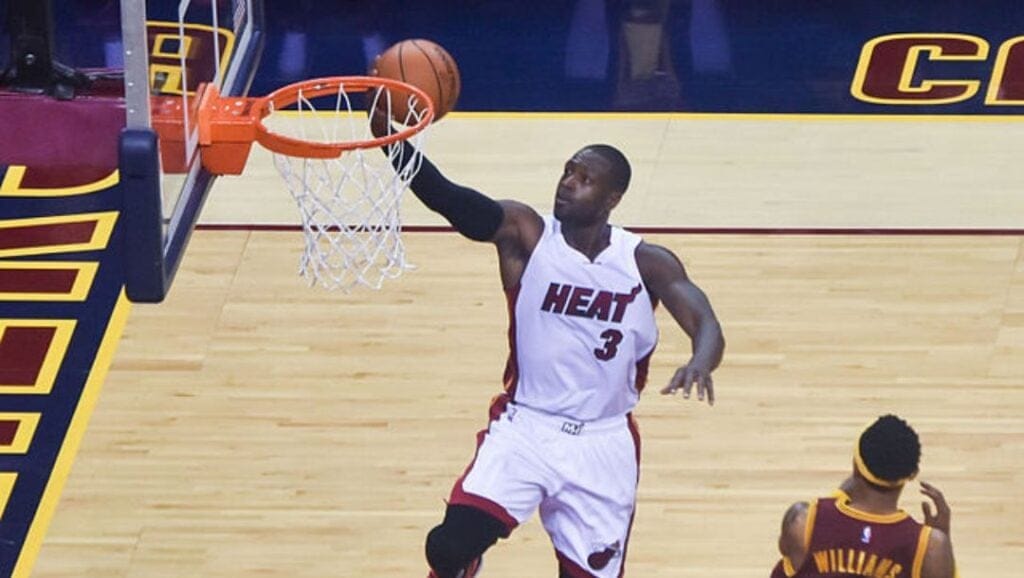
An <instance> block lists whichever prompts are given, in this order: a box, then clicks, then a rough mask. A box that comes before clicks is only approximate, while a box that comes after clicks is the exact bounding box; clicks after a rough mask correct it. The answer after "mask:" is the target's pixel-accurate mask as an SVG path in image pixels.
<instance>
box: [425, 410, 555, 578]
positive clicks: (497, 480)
mask: <svg viewBox="0 0 1024 578" xmlns="http://www.w3.org/2000/svg"><path fill="white" fill-rule="evenodd" d="M502 410H503V406H502V407H498V408H497V410H496V411H495V412H494V414H492V415H498V419H496V420H495V421H493V422H491V424H490V427H489V428H488V429H487V430H486V431H483V432H480V433H479V434H478V436H477V453H476V457H475V458H474V459H473V462H472V463H471V464H470V465H469V467H468V468H467V469H466V472H465V474H463V476H462V477H461V478H459V480H458V481H457V482H456V483H455V487H454V488H453V489H452V492H451V496H450V497H449V499H448V504H449V505H448V508H447V510H446V512H445V519H444V522H442V523H441V524H440V525H439V526H437V527H436V528H434V529H433V530H431V531H430V533H429V534H428V536H427V545H426V547H427V561H428V562H429V563H430V566H431V568H432V569H433V571H434V574H435V575H436V576H437V577H438V578H449V577H457V578H470V577H471V576H473V574H472V572H469V571H467V570H475V569H474V568H473V565H475V564H479V562H478V560H479V558H480V556H481V555H482V554H483V552H484V551H485V550H487V548H489V547H490V546H492V545H493V544H494V543H495V542H496V541H497V539H498V538H507V537H508V536H509V534H510V533H511V532H512V530H513V529H514V528H515V527H516V526H517V525H519V524H520V523H522V522H524V521H526V519H527V518H529V516H530V515H532V513H533V512H534V511H535V510H536V509H537V505H538V504H540V501H541V499H542V497H543V495H544V489H543V488H544V484H545V483H547V480H545V479H544V469H543V467H541V466H540V465H539V460H537V459H535V458H534V457H533V456H536V455H537V452H536V451H530V449H529V447H530V446H531V445H532V444H533V443H534V442H533V441H532V440H531V439H530V435H531V432H530V429H529V427H528V424H521V423H512V422H511V421H510V420H509V418H508V416H507V415H505V414H503V413H502ZM460 572H461V574H460Z"/></svg>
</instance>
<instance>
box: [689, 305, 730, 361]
mask: <svg viewBox="0 0 1024 578" xmlns="http://www.w3.org/2000/svg"><path fill="white" fill-rule="evenodd" d="M691 339H692V340H693V357H692V359H691V363H697V364H699V365H701V366H702V367H707V368H708V369H709V370H713V369H715V368H717V367H718V365H719V364H720V363H722V354H723V353H724V352H725V337H724V336H723V335H722V326H721V325H720V324H719V323H718V320H717V319H715V317H714V316H708V317H707V318H705V319H701V320H700V321H699V323H698V325H697V330H696V331H695V332H694V333H693V335H691Z"/></svg>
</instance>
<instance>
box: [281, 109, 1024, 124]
mask: <svg viewBox="0 0 1024 578" xmlns="http://www.w3.org/2000/svg"><path fill="white" fill-rule="evenodd" d="M357 113H361V111H357ZM274 114H275V115H281V116H286V117H297V116H299V114H303V115H309V116H314V117H317V116H324V117H327V116H333V115H335V114H337V113H335V112H334V111H332V110H315V111H309V110H304V111H301V113H300V111H297V110H279V111H275V112H274ZM346 114H347V113H346ZM445 118H457V119H477V120H509V121H514V120H552V121H558V120H634V121H665V120H691V121H700V120H705V121H706V120H715V121H722V120H736V121H751V120H761V121H789V122H793V121H815V122H834V121H842V122H850V121H857V122H861V121H863V122H890V121H894V122H997V123H998V122H1021V121H1024V115H1014V114H874V113H872V114H851V113H841V114H839V113H837V114H826V113H775V112H764V113H762V112H501V111H493V112H470V111H462V112H460V111H452V112H450V113H448V115H447V116H446V117H445ZM441 124H444V121H443V120H442V121H441Z"/></svg>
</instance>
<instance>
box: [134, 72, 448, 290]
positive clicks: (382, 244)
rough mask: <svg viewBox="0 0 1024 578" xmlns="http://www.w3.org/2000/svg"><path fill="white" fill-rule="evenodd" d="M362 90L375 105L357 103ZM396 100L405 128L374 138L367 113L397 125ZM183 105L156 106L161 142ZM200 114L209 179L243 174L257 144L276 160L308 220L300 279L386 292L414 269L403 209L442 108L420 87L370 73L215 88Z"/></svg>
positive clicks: (176, 125)
mask: <svg viewBox="0 0 1024 578" xmlns="http://www.w3.org/2000/svg"><path fill="white" fill-rule="evenodd" d="M363 93H367V96H366V98H369V99H372V100H371V106H370V107H363V106H359V105H360V104H361V103H359V102H356V103H353V97H354V95H360V94H363ZM393 98H394V99H396V100H397V99H399V98H401V99H403V101H404V104H405V105H407V106H406V107H405V108H407V110H408V113H407V114H406V117H405V118H404V119H395V120H398V121H400V122H401V123H402V124H403V125H404V126H403V127H402V128H401V129H400V130H396V129H394V128H390V129H389V131H388V134H386V135H384V136H380V137H375V136H374V135H373V133H372V131H371V128H370V122H369V115H368V114H367V113H366V112H365V110H366V109H367V108H369V109H370V110H379V111H382V112H386V114H387V115H388V118H392V111H393V108H392V99H393ZM181 102H182V100H181V99H175V100H174V101H173V103H172V102H171V101H169V100H167V99H164V100H163V101H162V102H159V103H154V110H155V111H159V112H158V115H156V114H155V115H154V116H158V118H159V122H157V121H155V122H154V128H156V129H157V131H158V132H159V133H160V136H161V139H163V138H164V135H165V133H167V134H169V135H170V136H171V138H173V136H174V135H175V134H176V132H175V131H180V130H181V129H180V121H176V117H178V118H180V117H182V116H184V114H183V111H181V110H180V108H181ZM175 103H176V104H175ZM175 107H177V108H175ZM197 108H198V111H197V113H198V118H199V123H198V124H199V151H200V155H201V160H202V163H203V166H204V167H205V168H206V169H207V170H208V171H210V172H211V173H214V174H218V175H224V174H240V173H241V172H242V169H243V168H244V167H245V161H246V159H247V158H248V154H249V150H250V149H251V147H252V143H253V141H255V142H258V143H260V145H262V146H263V147H264V148H266V149H268V150H270V151H271V152H272V153H274V165H275V166H276V167H277V170H278V172H279V173H280V174H281V177H282V178H283V179H284V182H285V186H286V187H287V188H288V191H289V192H290V193H291V195H292V198H294V199H295V202H296V204H297V205H298V208H299V214H300V216H301V218H302V231H303V234H304V236H305V250H304V251H303V255H302V258H301V261H300V266H299V272H300V274H301V275H302V276H303V277H305V278H306V279H307V280H308V281H309V284H310V286H317V285H318V286H321V287H325V288H327V289H332V290H333V289H340V290H342V291H345V292H348V291H351V290H352V289H354V288H356V287H367V288H371V289H380V287H381V285H382V284H383V282H384V280H385V279H392V278H395V277H398V276H399V275H401V274H402V272H403V271H405V270H406V269H409V268H411V267H412V266H411V265H410V264H409V263H408V262H407V261H406V258H405V248H404V246H403V245H402V239H401V225H402V222H401V215H400V204H401V199H402V195H403V193H404V192H405V191H406V189H407V188H408V187H409V183H410V182H411V181H412V179H413V177H415V176H416V173H417V172H418V171H419V169H420V165H421V161H422V157H423V148H422V146H421V145H422V141H423V138H424V136H425V134H426V128H427V127H428V126H430V123H431V122H432V121H433V119H434V110H435V109H434V103H433V102H432V101H431V100H430V98H429V97H428V96H427V94H426V93H424V92H423V91H422V90H420V89H419V88H417V87H415V86H412V85H410V84H406V83H403V82H399V81H396V80H392V79H388V78H378V77H369V76H365V77H364V76H352V77H331V78H317V79H312V80H306V81H302V82H297V83H295V84H290V85H288V86H285V87H283V88H280V89H278V90H276V91H274V92H272V93H271V94H269V95H267V96H264V97H262V98H245V97H222V96H220V94H219V93H218V91H217V89H216V87H214V86H212V85H208V86H206V87H204V89H203V90H202V94H201V96H200V98H199V104H198V106H197ZM389 126H390V123H389ZM179 138H180V137H179ZM401 141H409V142H410V143H411V144H413V145H414V148H415V152H414V153H412V154H406V155H403V150H405V149H403V147H400V146H389V145H394V144H396V143H399V142H401ZM382 148H383V149H384V152H382V151H381V150H378V149H382Z"/></svg>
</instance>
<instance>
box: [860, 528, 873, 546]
mask: <svg viewBox="0 0 1024 578" xmlns="http://www.w3.org/2000/svg"><path fill="white" fill-rule="evenodd" d="M860 541H861V542H863V543H865V544H870V543H871V526H864V529H863V530H861V533H860Z"/></svg>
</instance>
